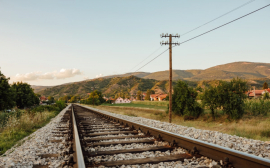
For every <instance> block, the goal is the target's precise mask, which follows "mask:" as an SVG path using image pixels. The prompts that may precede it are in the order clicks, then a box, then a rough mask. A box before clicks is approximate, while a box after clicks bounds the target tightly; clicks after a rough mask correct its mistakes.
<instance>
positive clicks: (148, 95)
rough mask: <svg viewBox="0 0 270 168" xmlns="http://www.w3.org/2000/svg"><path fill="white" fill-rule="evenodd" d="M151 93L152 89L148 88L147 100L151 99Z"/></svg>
mask: <svg viewBox="0 0 270 168" xmlns="http://www.w3.org/2000/svg"><path fill="white" fill-rule="evenodd" d="M150 95H151V90H150V89H148V90H147V91H146V96H145V100H150Z"/></svg>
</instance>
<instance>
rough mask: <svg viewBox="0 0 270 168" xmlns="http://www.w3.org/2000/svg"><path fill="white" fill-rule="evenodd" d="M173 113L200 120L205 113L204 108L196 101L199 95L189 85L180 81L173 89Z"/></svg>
mask: <svg viewBox="0 0 270 168" xmlns="http://www.w3.org/2000/svg"><path fill="white" fill-rule="evenodd" d="M173 90H174V93H173V95H172V111H173V113H175V114H177V115H182V116H193V117H195V118H198V117H199V116H200V115H201V114H202V113H203V108H202V107H201V106H200V104H199V103H198V102H197V101H196V97H197V96H198V93H197V91H196V90H195V89H193V88H192V87H189V86H188V84H187V83H185V82H182V81H178V82H177V84H176V85H175V87H174V88H173Z"/></svg>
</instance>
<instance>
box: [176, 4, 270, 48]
mask: <svg viewBox="0 0 270 168" xmlns="http://www.w3.org/2000/svg"><path fill="white" fill-rule="evenodd" d="M268 6H270V4H268V5H266V6H264V7H262V8H259V9H257V10H255V11H253V12H250V13H248V14H246V15H244V16H241V17H239V18H237V19H234V20H232V21H230V22H227V23H225V24H223V25H221V26H218V27H216V28H214V29H211V30H209V31H207V32H204V33H202V34H200V35H198V36H195V37H192V38H190V39H188V40H186V41H183V42H181V43H180V44H184V43H186V42H188V41H190V40H193V39H195V38H198V37H200V36H202V35H205V34H207V33H210V32H211V31H214V30H216V29H219V28H221V27H223V26H226V25H228V24H230V23H232V22H235V21H237V20H239V19H242V18H244V17H246V16H248V15H250V14H252V13H255V12H258V11H259V10H262V9H264V8H266V7H268Z"/></svg>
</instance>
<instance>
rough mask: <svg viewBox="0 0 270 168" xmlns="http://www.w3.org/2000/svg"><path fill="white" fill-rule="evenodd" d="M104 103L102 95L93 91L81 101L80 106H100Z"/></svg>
mask: <svg viewBox="0 0 270 168" xmlns="http://www.w3.org/2000/svg"><path fill="white" fill-rule="evenodd" d="M104 102H105V99H104V98H103V95H102V93H101V92H100V91H97V90H95V91H93V92H92V93H91V94H90V95H89V97H88V98H87V99H85V100H81V103H82V104H92V105H100V104H102V103H104Z"/></svg>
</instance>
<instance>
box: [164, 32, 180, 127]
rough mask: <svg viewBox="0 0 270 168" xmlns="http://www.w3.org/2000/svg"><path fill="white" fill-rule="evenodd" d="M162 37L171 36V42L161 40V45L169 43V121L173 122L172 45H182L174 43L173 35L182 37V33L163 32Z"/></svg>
mask: <svg viewBox="0 0 270 168" xmlns="http://www.w3.org/2000/svg"><path fill="white" fill-rule="evenodd" d="M160 37H161V38H163V37H165V38H166V37H169V42H168V41H166V42H163V41H162V42H160V45H169V70H170V75H169V86H170V88H169V123H171V122H172V45H176V46H177V45H180V43H178V42H177V43H173V42H172V37H175V38H180V35H178V34H176V35H172V34H169V35H168V33H166V34H163V33H162V34H161V35H160Z"/></svg>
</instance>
